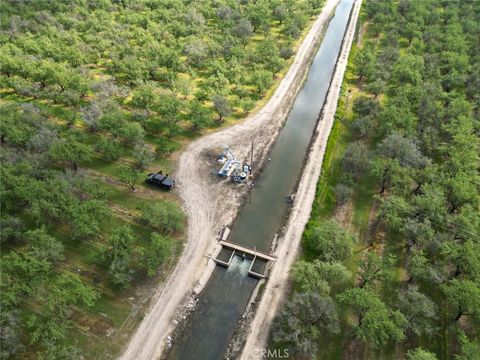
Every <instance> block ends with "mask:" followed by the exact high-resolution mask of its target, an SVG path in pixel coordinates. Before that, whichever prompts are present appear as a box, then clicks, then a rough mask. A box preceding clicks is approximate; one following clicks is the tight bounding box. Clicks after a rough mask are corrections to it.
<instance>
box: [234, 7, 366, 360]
mask: <svg viewBox="0 0 480 360" xmlns="http://www.w3.org/2000/svg"><path fill="white" fill-rule="evenodd" d="M360 6H361V0H356V2H355V4H354V5H353V12H352V15H351V19H350V23H349V24H348V27H347V30H346V33H345V37H344V40H343V45H342V49H341V53H340V55H339V59H338V61H337V65H336V68H335V73H334V75H333V78H332V82H331V84H330V88H329V92H328V94H327V98H326V102H325V104H324V108H323V115H322V118H321V119H320V121H319V123H318V126H317V129H316V133H315V140H314V143H313V145H312V150H311V152H310V154H309V157H308V160H307V163H306V165H305V168H304V170H303V174H302V178H301V180H300V184H299V187H298V191H297V193H296V195H295V204H294V207H293V210H292V212H291V215H290V217H289V220H288V223H287V229H286V231H285V235H284V236H283V238H281V239H279V245H278V246H277V249H276V251H275V255H276V256H277V258H278V261H277V262H276V263H275V264H274V266H273V267H272V270H271V271H270V276H269V279H268V281H267V282H266V288H265V291H264V293H263V295H262V298H261V301H260V304H259V306H258V308H257V311H256V315H255V318H254V320H253V321H252V323H251V325H250V330H249V333H248V335H247V340H246V343H245V346H244V348H243V352H242V356H241V359H242V360H255V359H261V358H262V357H261V353H262V352H261V351H262V349H264V348H265V346H266V342H267V337H268V333H269V329H270V324H271V322H272V320H273V317H274V316H275V313H276V311H277V310H278V309H279V305H280V304H281V302H282V300H283V299H284V298H285V295H286V290H287V284H288V273H289V270H290V267H291V266H292V264H293V262H294V261H295V259H296V257H297V255H298V249H299V246H300V240H301V237H302V233H303V230H304V228H305V225H306V224H307V221H308V219H309V217H310V211H311V209H312V204H313V200H314V199H315V190H316V187H317V181H318V178H319V176H320V171H321V168H322V162H323V157H324V154H325V149H326V147H327V141H328V136H329V135H330V130H331V128H332V125H333V121H334V115H335V111H336V108H337V102H338V98H339V94H340V88H341V85H342V81H343V75H344V73H345V69H346V66H347V62H348V55H349V53H350V48H351V45H352V41H353V38H354V36H355V28H356V23H357V18H358V15H359V12H360Z"/></svg>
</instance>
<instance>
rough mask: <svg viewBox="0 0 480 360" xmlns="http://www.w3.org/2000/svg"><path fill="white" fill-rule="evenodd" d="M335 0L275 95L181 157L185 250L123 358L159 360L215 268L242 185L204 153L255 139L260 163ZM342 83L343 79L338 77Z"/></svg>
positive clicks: (242, 147)
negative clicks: (219, 174)
mask: <svg viewBox="0 0 480 360" xmlns="http://www.w3.org/2000/svg"><path fill="white" fill-rule="evenodd" d="M338 2H339V0H327V1H326V3H325V6H324V8H323V9H322V12H321V13H320V15H319V16H318V17H317V19H316V20H315V22H314V23H313V25H312V27H311V29H310V30H309V32H308V34H307V35H306V37H305V39H304V40H303V42H302V44H301V45H300V47H299V48H298V51H297V54H296V56H295V59H294V61H293V63H292V65H291V66H290V68H289V70H288V72H287V74H286V75H285V77H284V78H283V79H282V80H281V82H280V84H279V86H278V88H277V89H276V91H275V93H274V95H273V96H272V97H271V98H270V99H269V101H268V102H267V104H266V105H265V106H264V107H263V108H262V109H261V110H260V111H259V112H258V113H256V114H254V115H252V116H251V117H249V118H247V119H246V120H245V121H243V122H242V123H239V124H236V125H233V126H231V127H229V128H226V129H224V130H221V131H218V132H215V133H212V134H209V135H206V136H204V137H202V138H200V139H198V140H196V141H194V142H193V143H191V144H190V145H189V146H188V147H187V149H186V150H185V151H184V152H183V154H182V155H181V156H180V159H179V166H178V170H177V173H176V178H177V180H178V190H179V191H180V195H181V197H182V200H183V202H184V205H183V206H184V209H185V211H186V213H187V215H188V238H187V241H186V245H185V248H184V250H183V254H182V256H181V258H180V261H179V263H178V264H177V266H176V268H175V270H174V272H173V273H172V275H171V277H170V278H169V280H168V281H167V282H166V283H165V284H163V285H162V286H160V287H159V288H158V290H157V292H156V294H155V295H154V296H153V298H152V305H151V307H150V309H149V311H148V312H147V314H146V315H145V318H144V319H143V321H142V322H141V324H140V325H139V327H138V329H137V330H136V332H135V333H134V335H133V336H132V338H131V339H130V342H129V344H128V346H127V348H126V349H125V351H124V353H123V354H122V355H121V357H120V359H121V360H151V359H158V358H159V357H160V355H161V353H162V350H163V348H164V347H165V345H166V339H167V336H168V335H169V334H171V332H172V331H173V329H174V326H175V325H174V320H175V318H176V316H177V314H178V313H179V312H181V310H182V308H184V307H185V304H186V302H187V301H188V299H189V297H190V296H191V295H192V292H196V293H198V292H199V291H200V290H201V289H202V288H203V286H204V285H205V283H206V282H207V281H208V278H209V276H210V274H211V272H212V271H213V269H214V268H215V264H214V262H213V261H211V260H208V258H206V257H205V255H206V254H210V255H214V254H215V252H216V251H217V250H218V242H217V240H216V238H217V234H218V231H219V230H220V229H221V228H222V227H223V226H225V225H227V224H229V223H231V222H232V221H233V219H234V218H235V216H236V214H237V212H238V209H239V205H240V203H241V199H242V196H244V195H245V193H246V191H247V189H246V187H245V186H232V185H231V184H227V183H226V182H219V181H218V179H216V178H213V177H212V175H211V174H210V164H209V163H208V161H207V159H206V154H207V152H209V151H210V152H212V151H214V150H218V149H219V148H222V147H224V146H225V145H229V147H230V148H231V149H232V150H233V151H234V153H235V155H236V156H237V157H238V158H239V159H244V158H246V157H247V155H248V153H249V150H250V144H251V141H252V140H253V139H255V154H254V164H257V166H260V164H261V163H262V162H263V160H264V158H265V156H266V155H267V150H268V149H269V148H270V147H271V145H272V143H273V142H274V140H275V139H276V135H277V134H278V132H279V130H280V129H281V127H282V124H283V121H284V120H285V118H286V116H287V115H288V112H289V110H290V108H291V106H292V104H293V101H294V99H295V97H296V95H297V93H298V91H299V89H300V87H301V85H302V83H303V79H304V76H305V74H306V72H307V70H308V67H309V64H310V62H311V59H312V58H313V56H314V55H315V52H316V48H317V45H318V42H319V39H320V37H321V36H322V31H323V30H324V27H325V25H327V24H328V21H329V18H330V16H331V14H332V13H333V11H334V9H335V7H336V5H337V4H338ZM340 81H341V79H340Z"/></svg>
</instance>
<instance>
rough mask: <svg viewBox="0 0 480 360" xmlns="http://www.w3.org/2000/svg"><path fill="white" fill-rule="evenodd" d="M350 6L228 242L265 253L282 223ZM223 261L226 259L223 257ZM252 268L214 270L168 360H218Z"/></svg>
mask: <svg viewBox="0 0 480 360" xmlns="http://www.w3.org/2000/svg"><path fill="white" fill-rule="evenodd" d="M352 3H353V0H341V1H340V3H339V5H338V6H337V9H336V11H335V16H334V17H333V18H332V20H331V21H330V23H329V25H328V29H327V32H326V33H325V37H324V39H323V40H322V44H321V46H320V49H319V50H318V52H317V54H316V55H315V58H314V60H313V63H312V66H311V68H310V70H309V72H308V77H307V79H306V81H305V84H304V86H303V87H302V89H301V90H300V92H299V94H298V96H297V98H296V99H295V102H294V104H293V107H292V111H291V112H290V114H289V116H288V119H287V121H286V123H285V126H284V128H283V129H282V130H281V132H280V135H279V137H278V139H277V140H276V142H275V144H274V146H273V148H272V150H271V151H270V153H269V157H270V159H271V160H270V161H269V162H268V163H267V165H266V166H265V169H264V170H263V172H262V173H261V175H260V177H259V178H258V179H257V184H258V185H259V186H256V187H255V188H254V189H253V190H252V193H251V199H252V200H251V202H249V203H247V204H245V205H244V206H243V207H242V209H241V210H240V213H239V216H238V218H237V220H236V221H235V223H234V225H233V227H232V232H231V234H230V237H229V239H228V240H229V241H231V242H234V243H237V244H241V245H245V246H249V247H252V248H253V247H254V246H255V247H256V248H257V249H258V250H263V251H266V252H268V250H269V248H270V244H271V242H272V240H273V238H274V236H275V234H276V233H277V232H278V231H279V230H280V228H281V226H282V223H283V222H284V221H285V214H286V213H287V208H288V206H289V204H288V202H287V201H285V197H286V196H288V195H289V194H291V193H292V192H293V190H294V187H295V184H296V182H297V181H298V179H299V176H300V174H301V171H302V164H303V162H304V159H305V157H306V155H307V152H308V146H309V144H310V140H311V137H312V134H313V132H314V129H315V126H316V123H317V119H318V116H319V113H320V111H321V108H322V105H323V102H324V100H325V96H326V94H327V91H328V88H329V84H330V80H331V78H332V75H333V72H334V69H335V64H336V61H337V57H338V54H339V51H340V48H341V44H342V39H343V36H344V33H345V29H346V27H347V23H348V18H349V14H350V10H351V7H352ZM224 255H225V257H227V253H225V254H224ZM240 255H241V254H240ZM225 260H226V258H225ZM250 265H251V260H249V259H247V258H243V257H242V256H234V258H233V259H232V263H231V264H230V266H229V267H228V268H227V269H226V268H223V267H221V266H217V268H216V269H215V271H214V272H213V274H212V276H211V278H210V280H209V281H208V283H207V285H206V287H205V289H204V290H203V291H202V293H201V295H200V300H199V303H198V307H197V309H196V311H195V312H194V313H193V315H192V318H191V319H190V327H189V328H188V329H187V330H186V332H185V334H183V336H182V337H180V338H178V339H174V347H173V349H172V350H171V352H170V353H169V356H168V357H169V358H170V359H179V360H195V359H202V360H219V359H221V358H222V356H223V354H224V353H225V350H226V348H227V346H228V343H229V342H230V340H231V338H232V336H233V333H234V331H235V328H236V325H237V323H238V320H239V319H240V318H241V315H242V313H243V312H244V311H245V307H246V306H247V303H248V300H249V298H250V296H251V294H252V291H253V289H254V287H255V285H256V283H257V279H255V278H252V277H251V276H249V275H248V270H249V267H250ZM264 265H265V264H261V263H260V262H259V263H258V264H254V268H255V267H256V266H259V267H261V266H264ZM252 270H254V271H255V270H256V269H252ZM267 281H268V280H267Z"/></svg>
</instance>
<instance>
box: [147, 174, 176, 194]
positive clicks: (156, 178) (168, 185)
mask: <svg viewBox="0 0 480 360" xmlns="http://www.w3.org/2000/svg"><path fill="white" fill-rule="evenodd" d="M146 182H147V184H150V185H155V186H158V187H160V188H162V189H165V190H171V189H172V188H173V186H174V185H175V180H173V179H172V178H169V177H168V174H167V175H163V174H162V173H161V172H159V173H151V174H148V176H147V180H146Z"/></svg>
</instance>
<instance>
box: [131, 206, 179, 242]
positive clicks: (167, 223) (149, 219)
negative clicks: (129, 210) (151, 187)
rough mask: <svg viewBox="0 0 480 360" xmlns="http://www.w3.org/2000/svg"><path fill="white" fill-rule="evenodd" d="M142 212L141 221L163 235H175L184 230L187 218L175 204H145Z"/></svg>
mask: <svg viewBox="0 0 480 360" xmlns="http://www.w3.org/2000/svg"><path fill="white" fill-rule="evenodd" d="M140 210H141V211H142V215H141V221H142V222H143V223H144V224H147V225H150V226H152V227H154V228H156V229H158V230H160V231H161V232H162V233H165V234H174V233H177V232H180V231H181V230H182V229H183V228H184V220H185V216H184V214H183V212H182V210H181V209H180V208H179V207H178V205H177V204H175V203H174V202H171V201H161V202H156V203H144V204H143V205H142V206H141V208H140Z"/></svg>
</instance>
